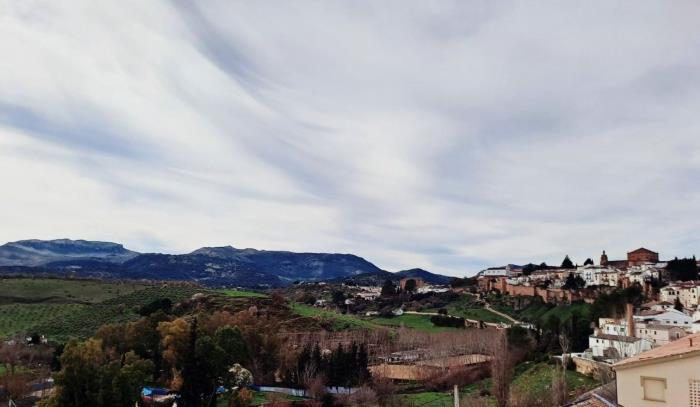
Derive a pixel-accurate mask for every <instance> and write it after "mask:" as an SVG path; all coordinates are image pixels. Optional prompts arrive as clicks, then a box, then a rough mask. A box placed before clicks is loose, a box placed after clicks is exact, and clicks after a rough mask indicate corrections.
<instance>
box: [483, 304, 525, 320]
mask: <svg viewBox="0 0 700 407" xmlns="http://www.w3.org/2000/svg"><path fill="white" fill-rule="evenodd" d="M484 308H485V309H487V310H489V311H490V312H493V313H494V314H496V315H498V316H501V317H503V318H505V319H507V320H508V321H510V322H512V323H513V324H519V323H520V321H518V320H517V319H515V318H513V317H511V316H510V315H508V314H504V313H502V312H501V311H496V310H495V309H493V308H491V305H490V304H489V303H486V304H485V305H484Z"/></svg>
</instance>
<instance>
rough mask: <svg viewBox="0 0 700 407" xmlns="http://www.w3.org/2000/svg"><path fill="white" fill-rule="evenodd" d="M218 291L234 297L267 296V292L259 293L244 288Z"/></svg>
mask: <svg viewBox="0 0 700 407" xmlns="http://www.w3.org/2000/svg"><path fill="white" fill-rule="evenodd" d="M218 292H220V293H222V294H224V295H226V296H229V297H234V298H267V295H266V294H263V293H258V292H255V291H242V290H218Z"/></svg>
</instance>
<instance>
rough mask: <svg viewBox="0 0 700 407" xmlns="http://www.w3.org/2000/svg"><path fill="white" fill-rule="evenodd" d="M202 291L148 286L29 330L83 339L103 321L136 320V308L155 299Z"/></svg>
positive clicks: (173, 298)
mask: <svg viewBox="0 0 700 407" xmlns="http://www.w3.org/2000/svg"><path fill="white" fill-rule="evenodd" d="M202 291H203V290H202V289H200V288H195V287H184V286H177V285H174V286H169V285H164V286H152V287H148V288H144V289H142V290H140V291H134V292H132V293H130V294H127V295H122V296H120V297H115V298H111V299H109V300H107V301H103V302H101V303H98V304H93V305H90V306H86V307H84V308H81V309H79V310H77V311H76V312H72V313H68V314H62V315H59V316H57V317H56V318H53V319H51V320H48V321H46V322H43V323H40V324H37V325H36V326H34V327H33V329H34V330H36V331H37V332H39V333H42V334H44V335H46V336H47V337H49V338H51V339H55V340H66V339H68V338H70V337H77V338H86V337H88V336H90V335H92V334H93V333H95V331H97V329H98V328H99V327H100V326H102V325H104V324H113V323H120V322H129V321H135V320H137V319H139V318H140V315H139V314H138V310H139V308H140V307H142V306H144V305H146V304H149V303H151V302H153V301H155V300H157V299H161V298H169V299H170V300H171V301H172V302H173V303H176V302H179V301H182V300H183V299H185V298H189V297H191V296H192V295H193V294H195V293H198V292H202Z"/></svg>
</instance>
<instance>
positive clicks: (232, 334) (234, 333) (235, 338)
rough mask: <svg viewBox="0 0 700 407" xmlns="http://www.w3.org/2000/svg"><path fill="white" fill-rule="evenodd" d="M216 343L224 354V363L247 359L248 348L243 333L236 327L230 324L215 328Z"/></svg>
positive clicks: (228, 363)
mask: <svg viewBox="0 0 700 407" xmlns="http://www.w3.org/2000/svg"><path fill="white" fill-rule="evenodd" d="M215 337H216V344H217V345H218V346H219V347H220V348H221V349H223V351H224V353H225V354H226V357H225V358H226V360H225V363H226V364H227V365H228V366H231V365H233V364H234V363H246V362H247V361H248V348H247V347H246V344H245V339H243V334H242V333H241V330H240V329H238V327H232V326H230V325H227V326H223V327H221V328H219V329H217V330H216V334H215Z"/></svg>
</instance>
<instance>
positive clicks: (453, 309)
mask: <svg viewBox="0 0 700 407" xmlns="http://www.w3.org/2000/svg"><path fill="white" fill-rule="evenodd" d="M445 308H446V309H447V313H448V314H449V315H453V316H456V317H462V318H465V319H475V320H478V321H484V322H495V323H499V322H503V323H506V324H507V323H510V321H508V320H507V319H505V318H503V317H502V316H500V315H498V314H494V313H493V312H491V311H489V310H487V309H485V308H483V307H481V306H479V305H476V304H475V303H474V296H472V295H468V294H467V295H462V296H461V297H459V299H458V300H457V301H454V302H451V303H450V304H448V305H447V307H445ZM430 311H431V312H437V310H436V309H431V310H430Z"/></svg>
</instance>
